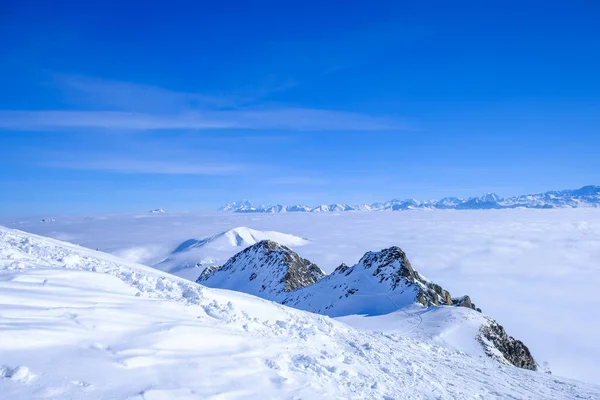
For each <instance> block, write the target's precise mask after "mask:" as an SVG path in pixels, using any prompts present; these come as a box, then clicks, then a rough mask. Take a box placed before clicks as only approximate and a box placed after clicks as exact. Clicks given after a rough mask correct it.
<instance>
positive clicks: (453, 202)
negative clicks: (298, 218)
mask: <svg viewBox="0 0 600 400" xmlns="http://www.w3.org/2000/svg"><path fill="white" fill-rule="evenodd" d="M557 207H572V208H575V207H600V186H591V185H590V186H584V187H582V188H580V189H574V190H559V191H556V190H555V191H550V192H545V193H538V194H528V195H521V196H514V197H509V198H506V199H502V198H501V197H500V196H498V195H497V194H495V193H488V194H485V195H483V196H481V197H471V198H467V199H462V198H458V197H444V198H443V199H441V200H426V201H419V200H415V199H404V200H400V199H393V200H390V201H386V202H377V203H373V204H359V205H349V204H331V205H326V204H322V205H320V206H317V207H309V206H305V205H293V206H285V205H281V204H278V205H277V206H264V205H255V204H253V203H252V202H250V201H248V200H242V201H238V202H233V203H229V204H226V205H224V206H223V207H221V208H220V211H233V212H238V213H281V212H339V211H381V210H392V211H400V210H413V209H418V208H431V209H456V210H489V209H502V208H557Z"/></svg>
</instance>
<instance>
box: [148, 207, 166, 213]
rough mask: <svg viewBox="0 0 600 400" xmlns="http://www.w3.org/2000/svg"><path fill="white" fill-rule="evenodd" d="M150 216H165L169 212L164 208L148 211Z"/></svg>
mask: <svg viewBox="0 0 600 400" xmlns="http://www.w3.org/2000/svg"><path fill="white" fill-rule="evenodd" d="M148 212H149V213H150V214H164V213H166V212H167V210H165V209H164V208H155V209H154V210H150V211H148Z"/></svg>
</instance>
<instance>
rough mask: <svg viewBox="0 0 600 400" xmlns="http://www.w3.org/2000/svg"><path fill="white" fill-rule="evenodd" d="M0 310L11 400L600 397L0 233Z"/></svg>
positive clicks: (0, 365)
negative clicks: (49, 399)
mask: <svg viewBox="0 0 600 400" xmlns="http://www.w3.org/2000/svg"><path fill="white" fill-rule="evenodd" d="M461 309H463V310H467V309H466V308H461ZM0 310H1V312H0V325H1V327H2V329H0V354H1V358H0V393H2V395H1V397H2V398H6V399H37V398H54V399H77V400H86V399H129V400H157V399H158V400H167V399H169V400H171V399H181V400H183V399H186V400H190V399H217V398H227V399H255V398H265V399H275V398H276V399H298V398H302V399H334V398H345V399H387V400H390V399H442V398H443V399H472V398H485V399H494V398H496V399H504V398H519V399H521V398H527V399H551V398H552V399H595V398H599V397H600V388H599V387H597V386H593V385H589V384H584V383H580V382H576V381H572V380H568V379H563V378H559V377H554V376H549V375H546V374H541V373H535V372H531V371H525V370H522V369H518V368H514V367H510V366H504V365H501V364H498V363H496V362H494V361H492V360H490V359H488V358H486V357H484V358H481V357H474V356H471V355H469V354H465V353H463V352H460V351H457V350H456V349H453V348H451V347H449V346H447V345H445V344H444V343H442V342H436V341H431V340H425V338H423V339H421V338H414V337H411V336H410V335H406V334H402V333H394V332H386V333H377V332H372V331H368V330H364V329H354V328H351V327H350V326H348V325H346V324H344V323H341V322H337V321H334V320H331V319H329V318H327V317H325V316H320V315H315V314H311V313H306V312H303V311H299V310H294V309H291V308H288V307H284V306H281V305H278V304H275V303H271V302H267V301H264V300H261V299H259V298H256V297H253V296H248V295H244V294H239V293H235V292H230V291H221V290H214V289H209V288H204V287H202V286H200V285H196V284H194V283H186V282H185V281H183V280H181V279H178V278H176V277H173V276H170V275H168V274H165V273H161V272H158V271H155V270H153V269H151V268H148V267H144V266H141V265H138V264H132V263H127V262H125V261H122V260H119V259H117V258H115V257H112V256H109V255H106V254H103V253H99V252H95V251H91V250H87V249H84V248H81V247H79V246H76V245H71V244H67V243H63V242H59V241H56V240H52V239H46V238H43V237H39V236H35V235H31V234H26V233H23V232H19V231H14V230H8V229H5V228H1V227H0ZM467 311H468V310H467ZM477 314H478V313H477ZM478 315H480V314H478Z"/></svg>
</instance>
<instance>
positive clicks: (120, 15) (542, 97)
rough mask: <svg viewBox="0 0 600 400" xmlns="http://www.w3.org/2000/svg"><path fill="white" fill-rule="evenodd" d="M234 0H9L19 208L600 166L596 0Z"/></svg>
mask: <svg viewBox="0 0 600 400" xmlns="http://www.w3.org/2000/svg"><path fill="white" fill-rule="evenodd" d="M122 3H127V4H122ZM215 3H217V2H177V1H175V2H163V3H162V5H155V4H153V3H152V4H149V3H147V2H110V1H109V2H102V3H101V4H100V3H98V4H94V5H90V4H86V2H70V1H58V2H52V4H50V2H42V1H37V2H36V1H24V2H16V1H8V2H3V3H2V5H0V8H1V10H0V34H1V35H2V37H3V38H4V39H3V41H2V43H3V45H2V47H3V50H2V53H3V57H2V60H1V61H0V84H1V87H2V90H1V91H0V185H1V187H2V188H3V189H2V196H0V213H1V214H3V215H21V214H27V213H34V212H35V213H61V214H64V213H89V212H128V211H143V210H146V209H148V208H154V207H165V208H168V209H174V210H202V209H212V208H215V207H217V206H218V205H220V204H221V203H224V202H228V201H232V200H236V199H239V198H249V199H251V200H254V201H256V202H258V203H287V204H289V203H307V204H311V205H312V204H319V203H331V202H349V203H358V202H372V201H377V200H386V199H390V198H394V197H398V198H404V197H415V198H419V199H432V198H440V197H443V196H449V195H453V196H465V197H466V196H475V195H480V194H482V193H484V192H490V191H494V192H497V193H499V194H500V195H502V196H509V195H514V194H521V193H531V192H540V191H546V190H551V189H562V188H575V187H579V186H583V185H585V184H598V183H600V157H599V156H598V153H599V151H600V79H599V73H598V71H600V27H599V24H598V23H597V22H598V20H599V19H600V3H598V2H596V1H573V2H541V1H540V2H536V1H530V2H516V1H515V2H513V1H502V2H500V1H489V2H480V1H472V2H466V1H465V2H458V3H453V4H452V5H450V4H449V3H448V2H442V1H439V2H436V1H433V2H426V3H425V2H400V1H389V2H385V1H384V2H377V5H375V4H374V3H373V2H366V1H363V2H358V1H356V2H353V1H351V2H345V3H344V6H343V7H342V6H340V4H341V3H340V2H333V1H332V2H311V1H302V2H295V1H290V2H264V1H256V2H241V1H240V2H232V1H229V2H218V3H219V4H215ZM417 3H418V4H417Z"/></svg>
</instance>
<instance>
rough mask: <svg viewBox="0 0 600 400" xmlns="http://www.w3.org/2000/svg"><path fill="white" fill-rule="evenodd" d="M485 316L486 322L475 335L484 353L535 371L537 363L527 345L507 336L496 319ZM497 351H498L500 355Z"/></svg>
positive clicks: (506, 362)
mask: <svg viewBox="0 0 600 400" xmlns="http://www.w3.org/2000/svg"><path fill="white" fill-rule="evenodd" d="M486 318H487V320H488V324H486V325H483V326H482V327H481V328H480V330H479V336H478V337H477V339H478V340H479V342H480V343H481V345H482V346H483V348H484V350H485V352H486V354H487V355H488V356H489V357H491V358H493V359H496V360H498V361H500V362H503V363H505V364H512V365H514V366H516V367H519V368H524V369H530V370H533V371H537V369H538V365H537V363H536V362H535V360H534V359H533V356H532V355H531V352H530V351H529V349H528V348H527V346H525V345H524V344H523V342H521V341H520V340H517V339H515V338H513V337H512V336H508V334H507V333H506V331H505V330H504V328H503V327H502V326H501V325H500V324H498V323H497V322H496V321H494V320H493V319H491V318H489V317H486ZM497 352H500V353H501V355H502V356H500V355H498V354H497Z"/></svg>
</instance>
